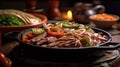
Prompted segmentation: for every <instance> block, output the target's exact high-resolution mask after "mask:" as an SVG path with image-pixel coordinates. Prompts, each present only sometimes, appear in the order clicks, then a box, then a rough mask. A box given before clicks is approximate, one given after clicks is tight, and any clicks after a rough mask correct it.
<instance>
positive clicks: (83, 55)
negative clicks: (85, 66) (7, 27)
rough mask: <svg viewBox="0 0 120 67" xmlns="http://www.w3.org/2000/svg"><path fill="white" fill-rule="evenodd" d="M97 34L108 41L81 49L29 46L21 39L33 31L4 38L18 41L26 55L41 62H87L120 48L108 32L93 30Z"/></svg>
mask: <svg viewBox="0 0 120 67" xmlns="http://www.w3.org/2000/svg"><path fill="white" fill-rule="evenodd" d="M92 29H93V30H94V31H95V32H102V33H103V35H106V36H107V37H108V40H107V41H106V42H104V43H102V44H99V45H100V46H91V47H81V48H50V47H41V46H37V45H33V44H27V43H24V42H22V40H21V37H22V35H23V34H25V33H26V32H28V31H31V29H27V30H24V31H22V32H19V33H18V32H17V37H16V38H15V37H12V36H11V34H14V33H16V32H9V33H6V34H5V35H4V36H5V37H7V38H10V39H15V40H17V41H18V42H19V43H20V45H22V46H23V49H24V54H25V55H26V56H31V57H32V58H37V59H41V60H52V61H70V60H72V61H73V60H75V61H76V60H85V59H89V60H90V59H94V58H98V57H101V56H103V55H104V53H105V52H106V51H107V50H115V49H117V48H119V47H120V43H116V42H111V40H112V39H111V35H110V33H108V32H107V31H104V30H102V29H99V28H92Z"/></svg>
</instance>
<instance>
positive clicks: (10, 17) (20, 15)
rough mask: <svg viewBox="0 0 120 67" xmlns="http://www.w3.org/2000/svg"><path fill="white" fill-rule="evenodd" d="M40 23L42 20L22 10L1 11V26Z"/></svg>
mask: <svg viewBox="0 0 120 67" xmlns="http://www.w3.org/2000/svg"><path fill="white" fill-rule="evenodd" d="M40 22H41V19H40V18H38V17H36V16H34V15H32V14H29V13H26V12H23V11H20V10H14V9H4V10H0V26H21V25H27V24H39V23H40Z"/></svg>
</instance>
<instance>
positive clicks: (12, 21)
mask: <svg viewBox="0 0 120 67" xmlns="http://www.w3.org/2000/svg"><path fill="white" fill-rule="evenodd" d="M20 25H25V23H24V22H23V21H22V20H21V19H19V18H18V17H16V16H12V15H3V16H1V17H0V26H20Z"/></svg>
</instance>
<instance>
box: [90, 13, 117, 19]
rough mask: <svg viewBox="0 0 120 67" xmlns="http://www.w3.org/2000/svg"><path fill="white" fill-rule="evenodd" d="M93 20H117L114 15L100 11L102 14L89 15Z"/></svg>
mask: <svg viewBox="0 0 120 67" xmlns="http://www.w3.org/2000/svg"><path fill="white" fill-rule="evenodd" d="M91 19H93V20H101V21H115V20H117V18H116V16H114V15H110V14H106V13H102V14H97V15H94V16H92V17H91Z"/></svg>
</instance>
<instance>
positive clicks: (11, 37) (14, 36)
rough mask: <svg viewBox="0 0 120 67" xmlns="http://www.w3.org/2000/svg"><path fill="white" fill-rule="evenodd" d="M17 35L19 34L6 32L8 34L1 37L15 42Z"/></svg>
mask: <svg viewBox="0 0 120 67" xmlns="http://www.w3.org/2000/svg"><path fill="white" fill-rule="evenodd" d="M18 33H20V32H19V31H11V32H8V33H5V34H4V35H3V36H4V37H5V38H7V39H12V40H15V41H18V38H17V36H18Z"/></svg>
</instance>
